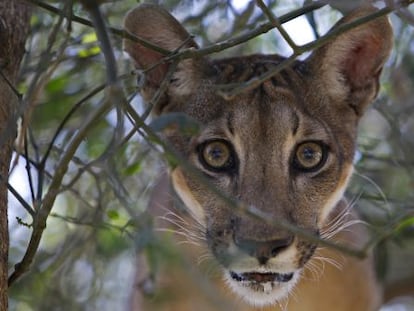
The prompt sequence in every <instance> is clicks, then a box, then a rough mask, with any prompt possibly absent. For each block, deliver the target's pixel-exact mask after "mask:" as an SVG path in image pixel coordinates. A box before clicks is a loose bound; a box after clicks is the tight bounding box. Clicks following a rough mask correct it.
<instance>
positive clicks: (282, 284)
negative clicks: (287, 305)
mask: <svg viewBox="0 0 414 311" xmlns="http://www.w3.org/2000/svg"><path fill="white" fill-rule="evenodd" d="M299 275H300V271H295V272H291V273H279V272H273V271H263V272H262V271H248V272H235V271H229V270H227V271H226V279H227V284H228V285H229V286H230V288H231V289H232V290H233V292H234V293H235V294H237V295H238V296H239V297H241V298H242V299H243V300H245V301H246V302H248V303H249V304H251V305H255V306H259V307H260V306H266V305H271V304H275V303H277V302H278V301H280V300H281V299H283V298H286V297H287V296H288V294H289V292H290V291H291V290H292V288H293V287H294V286H295V284H296V282H297V281H298V279H299Z"/></svg>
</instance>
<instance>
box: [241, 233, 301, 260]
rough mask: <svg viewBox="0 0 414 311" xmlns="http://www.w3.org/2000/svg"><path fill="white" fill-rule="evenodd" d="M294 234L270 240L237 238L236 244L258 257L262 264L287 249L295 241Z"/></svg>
mask: <svg viewBox="0 0 414 311" xmlns="http://www.w3.org/2000/svg"><path fill="white" fill-rule="evenodd" d="M293 239H294V237H293V235H289V236H286V237H284V238H282V239H276V240H270V241H257V240H250V239H240V238H239V239H235V241H234V242H235V243H236V245H237V246H238V247H239V248H240V249H241V250H243V251H244V252H246V253H247V254H249V255H250V256H252V257H256V258H257V260H258V261H259V263H260V264H261V265H264V264H266V263H267V261H268V260H269V259H270V258H273V257H276V256H277V255H278V254H279V253H280V252H281V251H283V250H285V249H287V248H288V247H289V246H290V245H291V244H292V243H293Z"/></svg>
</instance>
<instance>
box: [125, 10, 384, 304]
mask: <svg viewBox="0 0 414 311" xmlns="http://www.w3.org/2000/svg"><path fill="white" fill-rule="evenodd" d="M371 12H372V9H364V10H361V11H359V12H355V13H353V14H352V15H350V16H349V17H347V18H345V19H343V20H342V22H340V23H346V22H349V21H350V20H354V19H357V18H359V17H361V16H364V15H367V14H369V13H371ZM125 28H126V29H127V30H128V31H129V32H131V33H132V34H135V35H137V36H140V37H142V38H144V39H146V40H149V41H151V42H153V43H155V44H157V45H159V46H161V47H162V48H164V49H169V50H175V49H176V48H178V47H181V46H183V47H184V48H196V47H197V45H196V44H195V43H194V42H193V41H192V40H188V38H189V35H188V33H187V32H186V31H185V30H184V29H183V28H182V26H181V25H180V24H179V23H178V22H177V21H176V20H175V19H174V18H173V17H172V16H171V15H169V13H167V12H166V11H164V10H162V9H160V8H159V7H156V6H151V5H143V6H140V7H138V8H137V9H134V10H132V11H131V12H130V13H129V14H128V16H127V17H126V20H125ZM391 37H392V35H391V30H390V26H389V24H388V22H387V20H386V18H381V19H377V20H375V21H374V22H370V23H368V24H365V25H363V26H360V27H358V28H356V29H353V30H351V31H349V32H346V33H344V34H342V35H340V36H339V37H337V38H335V39H334V40H333V41H331V42H330V43H328V44H326V45H325V46H323V47H321V48H319V49H317V50H316V51H314V53H313V54H312V56H311V57H310V58H309V59H308V60H306V61H303V62H299V61H298V62H296V63H294V64H293V65H292V66H290V67H289V68H287V69H285V70H283V71H281V72H280V73H278V74H276V75H274V76H273V77H272V78H270V79H268V80H266V81H265V82H264V83H262V84H260V85H259V86H258V87H256V88H254V89H252V90H249V91H245V92H243V93H242V94H239V95H237V96H236V97H234V98H232V99H227V100H226V99H224V98H223V97H221V96H220V95H219V94H218V92H217V86H218V85H223V84H230V83H243V82H245V81H248V80H251V79H254V78H256V77H257V76H259V75H260V74H262V73H264V72H267V71H269V70H272V69H273V68H274V67H275V66H277V65H278V64H279V63H280V62H281V61H283V60H284V59H283V58H281V57H280V56H277V55H273V56H272V55H269V56H265V55H253V56H248V57H239V58H232V59H224V60H216V61H211V60H208V59H205V58H197V59H188V60H185V61H183V62H181V63H180V64H178V66H177V69H176V71H175V72H174V73H173V75H172V76H171V79H170V86H169V88H168V90H167V92H166V94H164V96H163V97H162V98H161V100H160V102H159V103H158V106H157V107H156V113H157V114H165V113H169V112H181V113H185V114H187V115H188V116H190V117H192V118H193V119H195V120H197V121H198V122H199V123H200V124H201V130H200V132H199V133H197V134H196V135H193V136H191V137H189V136H187V135H184V134H183V133H181V132H179V131H173V132H169V133H168V134H167V139H168V141H169V142H170V143H171V144H172V145H173V146H174V147H175V148H176V149H177V150H178V151H179V153H180V154H181V155H182V156H183V157H184V158H186V159H187V160H188V162H189V163H190V164H191V165H193V166H194V167H196V168H197V169H198V170H199V171H200V172H201V173H202V175H203V177H204V178H199V177H197V176H196V175H194V174H192V173H190V172H189V171H187V170H185V169H184V168H182V167H177V168H175V169H174V170H173V171H172V172H171V177H172V181H173V185H174V188H175V190H176V192H177V194H178V195H179V196H180V197H181V199H182V200H183V202H184V203H185V204H186V206H187V207H188V209H189V211H190V214H191V215H192V216H193V217H194V219H195V220H196V221H197V222H198V223H200V224H201V225H202V226H203V228H205V236H206V240H207V244H208V245H207V246H208V248H209V249H210V251H211V252H212V253H213V254H214V256H215V258H216V259H217V260H218V262H219V263H220V264H221V265H222V267H223V270H224V275H225V278H226V280H227V282H228V284H229V285H230V287H231V288H232V289H233V290H234V292H235V293H236V294H238V295H239V296H240V297H242V298H243V299H245V300H246V301H247V302H249V303H251V304H254V305H267V304H272V303H275V302H277V301H279V300H280V299H282V298H284V297H286V296H287V295H288V293H289V291H290V290H291V289H292V288H293V287H294V285H295V283H296V282H297V281H298V280H299V278H300V273H301V270H302V269H303V268H304V266H305V265H306V263H307V262H308V260H309V259H310V258H311V257H312V255H313V253H314V250H315V248H316V246H317V245H316V244H315V243H311V242H309V241H308V240H306V239H304V238H301V237H300V236H299V235H297V234H295V230H291V228H292V227H293V228H298V229H300V230H305V231H306V232H309V233H312V234H314V235H318V234H319V232H320V231H321V229H322V228H323V226H324V225H326V222H327V219H328V218H329V214H330V212H331V211H332V210H333V209H334V208H335V206H336V205H337V203H338V202H339V200H341V198H342V195H343V192H344V190H345V187H346V185H347V182H348V179H349V177H350V175H351V173H352V159H353V154H354V145H355V135H356V126H357V123H358V120H359V118H360V116H361V115H362V113H363V112H364V110H365V108H366V106H367V105H368V104H369V103H370V102H371V101H372V100H373V99H374V98H375V96H376V94H377V92H378V76H379V73H380V71H381V68H382V65H383V63H384V62H385V60H386V58H387V56H388V54H389V50H390V46H391ZM183 42H186V43H185V44H184V45H183ZM125 49H126V50H127V52H128V53H129V54H130V55H131V56H132V58H133V59H134V61H135V63H136V66H137V67H138V68H141V69H142V68H151V66H152V65H153V64H154V63H157V62H159V61H160V60H161V59H162V55H161V54H159V53H157V52H154V51H152V50H150V49H147V48H145V47H143V46H142V45H140V44H138V43H134V42H132V41H129V40H127V41H125ZM159 63H160V64H161V65H159V66H157V67H155V68H154V69H153V70H150V71H148V72H147V74H146V85H145V87H144V89H143V95H144V97H145V98H146V99H147V100H149V99H151V97H152V96H153V94H154V93H155V92H156V90H157V88H158V87H159V86H160V84H161V83H162V81H163V80H164V78H165V77H166V76H168V75H167V73H168V70H169V66H168V65H166V64H163V63H162V62H159ZM206 181H207V182H206ZM223 195H224V196H225V197H228V198H231V199H232V200H234V202H238V205H239V206H235V204H230V203H229V200H226V199H225V198H223ZM240 206H241V207H240ZM243 210H244V211H243ZM246 210H247V212H246ZM249 211H250V212H249ZM253 214H254V215H253ZM289 226H290V227H289Z"/></svg>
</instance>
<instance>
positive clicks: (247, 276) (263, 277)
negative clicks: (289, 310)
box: [230, 271, 293, 283]
mask: <svg viewBox="0 0 414 311" xmlns="http://www.w3.org/2000/svg"><path fill="white" fill-rule="evenodd" d="M230 276H231V278H232V279H233V280H235V281H237V282H243V281H245V282H252V283H268V282H270V283H285V282H289V281H290V280H291V279H292V278H293V272H292V273H286V274H282V273H273V272H267V273H261V272H245V273H236V272H233V271H230Z"/></svg>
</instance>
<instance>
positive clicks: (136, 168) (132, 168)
mask: <svg viewBox="0 0 414 311" xmlns="http://www.w3.org/2000/svg"><path fill="white" fill-rule="evenodd" d="M141 168H142V165H141V161H137V162H135V163H132V164H131V165H129V166H127V167H126V168H125V169H124V175H125V176H132V175H135V174H138V173H139V172H140V171H141Z"/></svg>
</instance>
